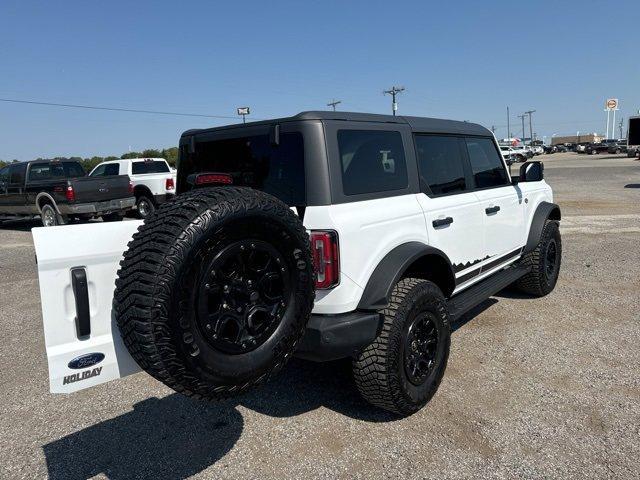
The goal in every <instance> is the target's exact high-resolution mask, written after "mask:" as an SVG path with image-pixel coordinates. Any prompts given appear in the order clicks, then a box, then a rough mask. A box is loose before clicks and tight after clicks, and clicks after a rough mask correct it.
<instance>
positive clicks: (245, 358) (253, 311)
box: [114, 187, 314, 399]
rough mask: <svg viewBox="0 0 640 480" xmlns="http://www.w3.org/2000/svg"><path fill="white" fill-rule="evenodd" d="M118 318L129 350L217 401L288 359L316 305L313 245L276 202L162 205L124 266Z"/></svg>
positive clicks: (251, 198) (182, 388) (148, 366)
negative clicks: (311, 251)
mask: <svg viewBox="0 0 640 480" xmlns="http://www.w3.org/2000/svg"><path fill="white" fill-rule="evenodd" d="M120 266H121V269H120V270H119V272H118V278H117V280H116V292H115V297H114V310H115V312H116V320H117V323H118V326H119V328H120V332H121V334H122V337H123V339H124V343H125V345H126V346H127V348H128V349H129V352H130V353H131V355H132V356H133V358H134V359H135V360H136V361H137V362H138V364H139V365H140V366H141V367H142V368H143V369H144V370H145V371H146V372H147V373H149V374H150V375H152V376H153V377H155V378H156V379H158V380H160V381H161V382H163V383H165V384H166V385H168V386H169V387H171V388H173V389H174V390H176V391H178V392H181V393H183V394H185V395H188V396H193V397H198V398H205V399H218V398H224V397H227V396H230V395H233V394H238V393H242V392H244V391H245V390H247V389H248V388H250V387H252V386H254V385H256V384H258V383H260V382H262V381H265V380H267V379H268V378H269V377H270V376H271V375H272V374H273V373H274V372H275V371H277V370H279V369H280V368H281V367H282V366H283V365H284V364H285V363H286V362H287V360H288V359H289V358H290V357H291V355H292V354H293V352H294V350H295V349H296V347H297V344H298V342H299V340H300V339H301V338H302V335H303V334H304V331H305V327H306V324H307V321H308V318H309V316H310V313H311V309H312V307H313V300H314V276H313V266H312V261H311V253H310V247H309V237H308V234H307V233H306V231H305V229H304V227H303V226H302V223H301V221H300V219H299V218H298V217H297V216H296V215H295V214H294V213H293V212H292V211H291V209H290V208H289V207H287V205H285V204H284V203H282V202H281V201H280V200H277V199H276V198H274V197H272V196H270V195H268V194H266V193H263V192H259V191H256V190H251V189H248V188H235V187H234V188H232V187H225V188H208V189H201V190H195V191H192V192H188V193H185V194H182V195H180V196H178V197H177V198H176V200H175V201H174V202H170V203H167V204H163V205H162V206H161V207H160V208H159V209H158V210H157V211H155V212H154V213H152V214H151V215H150V216H149V217H148V218H147V219H146V220H145V222H144V224H143V225H142V226H141V227H140V228H139V230H138V232H137V233H136V234H134V236H133V240H132V241H131V242H130V243H129V248H128V250H127V251H126V252H125V254H124V259H123V260H122V262H121V263H120Z"/></svg>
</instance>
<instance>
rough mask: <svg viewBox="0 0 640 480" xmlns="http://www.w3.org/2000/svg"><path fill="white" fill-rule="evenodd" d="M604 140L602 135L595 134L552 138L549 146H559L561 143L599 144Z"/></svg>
mask: <svg viewBox="0 0 640 480" xmlns="http://www.w3.org/2000/svg"><path fill="white" fill-rule="evenodd" d="M602 140H604V135H599V134H597V133H585V134H583V135H568V136H565V137H553V138H552V139H551V145H561V144H563V143H599V142H601V141H602Z"/></svg>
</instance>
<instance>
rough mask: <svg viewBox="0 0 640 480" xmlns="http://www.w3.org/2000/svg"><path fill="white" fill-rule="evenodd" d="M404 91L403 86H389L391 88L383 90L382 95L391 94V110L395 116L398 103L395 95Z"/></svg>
mask: <svg viewBox="0 0 640 480" xmlns="http://www.w3.org/2000/svg"><path fill="white" fill-rule="evenodd" d="M402 92H404V87H396V86H393V87H391V90H383V91H382V94H383V95H391V110H392V111H393V115H394V116H395V114H396V110H398V103H397V102H396V95H398V94H399V93H402Z"/></svg>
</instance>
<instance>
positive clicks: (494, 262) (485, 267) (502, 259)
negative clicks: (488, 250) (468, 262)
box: [480, 247, 522, 272]
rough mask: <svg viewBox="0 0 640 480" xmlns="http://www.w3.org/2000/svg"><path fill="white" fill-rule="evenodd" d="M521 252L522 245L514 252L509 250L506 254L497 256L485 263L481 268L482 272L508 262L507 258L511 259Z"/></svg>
mask: <svg viewBox="0 0 640 480" xmlns="http://www.w3.org/2000/svg"><path fill="white" fill-rule="evenodd" d="M520 252H522V247H520V248H516V249H515V250H514V251H513V252H509V253H507V254H506V255H502V256H501V257H498V258H496V259H495V260H492V261H491V262H489V263H487V264H486V265H483V266H482V267H481V268H480V270H481V271H482V272H486V271H487V270H491V269H492V268H493V267H495V266H496V265H500V264H501V263H504V262H506V261H507V260H509V259H510V258H513V257H515V256H516V255H519V254H520Z"/></svg>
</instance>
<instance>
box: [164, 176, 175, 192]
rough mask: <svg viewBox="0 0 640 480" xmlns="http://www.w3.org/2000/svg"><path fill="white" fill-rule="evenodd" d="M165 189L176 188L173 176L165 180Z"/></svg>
mask: <svg viewBox="0 0 640 480" xmlns="http://www.w3.org/2000/svg"><path fill="white" fill-rule="evenodd" d="M164 187H165V189H166V190H173V189H175V188H176V185H175V183H173V178H167V181H166V182H165V185H164Z"/></svg>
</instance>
